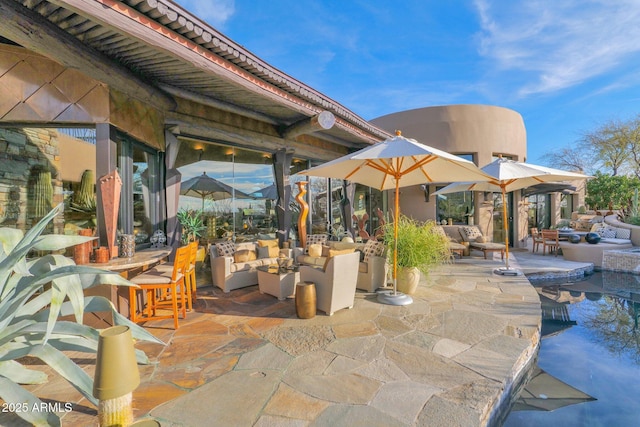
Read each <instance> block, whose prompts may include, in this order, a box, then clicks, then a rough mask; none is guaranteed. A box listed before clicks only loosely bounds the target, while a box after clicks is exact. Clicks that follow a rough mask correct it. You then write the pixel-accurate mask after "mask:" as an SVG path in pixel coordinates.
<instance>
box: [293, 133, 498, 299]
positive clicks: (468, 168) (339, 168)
mask: <svg viewBox="0 0 640 427" xmlns="http://www.w3.org/2000/svg"><path fill="white" fill-rule="evenodd" d="M300 173H301V174H303V175H310V176H320V177H326V178H338V179H344V180H347V181H353V182H357V183H360V184H364V185H367V186H369V187H373V188H377V189H379V190H390V189H395V209H394V219H395V220H394V242H395V241H397V236H398V228H397V227H398V218H399V217H400V202H399V196H400V187H406V186H409V185H417V184H424V183H426V182H453V181H481V180H489V179H491V178H492V177H491V176H490V175H488V174H486V173H485V172H482V171H481V170H480V169H479V168H478V167H477V166H476V165H475V164H473V162H470V161H468V160H466V159H463V158H461V157H458V156H454V155H453V154H449V153H447V152H445V151H442V150H438V149H436V148H432V147H429V146H427V145H424V144H421V143H419V142H418V141H416V140H415V139H410V138H405V137H403V136H401V135H400V132H399V131H396V136H394V137H393V138H389V139H386V140H384V141H382V142H379V143H377V144H374V145H372V146H369V147H366V148H363V149H361V150H359V151H356V152H355V153H352V154H348V155H346V156H343V157H340V158H338V159H335V160H332V161H330V162H327V163H325V164H323V165H320V166H316V167H313V168H311V169H309V170H306V171H303V172H300ZM396 245H397V242H396ZM393 254H394V256H393V292H392V293H390V294H383V293H381V294H378V300H379V301H381V302H384V303H387V304H394V305H406V304H410V303H411V302H412V301H413V300H412V299H411V297H409V296H408V295H405V294H402V293H399V292H398V291H397V286H396V285H397V283H396V279H397V269H398V260H397V246H396V247H395V248H394V251H393Z"/></svg>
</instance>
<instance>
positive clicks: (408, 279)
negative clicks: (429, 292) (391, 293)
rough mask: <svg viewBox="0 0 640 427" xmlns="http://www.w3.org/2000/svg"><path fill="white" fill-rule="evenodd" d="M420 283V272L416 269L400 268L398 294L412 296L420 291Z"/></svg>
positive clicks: (397, 284) (397, 285)
mask: <svg viewBox="0 0 640 427" xmlns="http://www.w3.org/2000/svg"><path fill="white" fill-rule="evenodd" d="M419 282H420V270H418V269H417V268H415V267H412V268H409V267H398V276H397V281H396V287H397V289H398V292H402V293H403V294H407V295H411V294H413V293H415V291H416V289H418V283H419Z"/></svg>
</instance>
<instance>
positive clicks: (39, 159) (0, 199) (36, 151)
mask: <svg viewBox="0 0 640 427" xmlns="http://www.w3.org/2000/svg"><path fill="white" fill-rule="evenodd" d="M57 134H58V133H57V131H56V130H54V129H50V128H2V127H0V226H3V227H4V226H8V227H16V228H19V229H22V230H27V229H29V228H31V227H32V225H34V224H35V223H36V222H37V221H38V220H39V219H40V218H37V217H35V216H34V214H33V210H34V209H33V205H34V202H35V201H34V194H33V193H34V191H33V188H34V182H33V181H34V178H35V176H36V175H37V173H38V172H39V171H49V172H51V186H52V191H53V198H52V200H51V208H52V207H54V206H56V205H58V204H59V203H61V202H62V201H63V197H64V196H63V193H62V181H61V180H60V179H59V178H58V177H59V173H58V171H59V168H60V156H59V149H58V142H57ZM63 228H64V218H63V217H62V216H58V217H57V218H55V219H54V221H53V232H55V233H62V232H63Z"/></svg>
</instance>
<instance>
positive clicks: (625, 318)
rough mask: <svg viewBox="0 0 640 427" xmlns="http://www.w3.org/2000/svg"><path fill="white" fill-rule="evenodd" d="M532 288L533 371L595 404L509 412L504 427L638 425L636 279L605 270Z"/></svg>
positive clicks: (639, 309)
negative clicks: (536, 304)
mask: <svg viewBox="0 0 640 427" xmlns="http://www.w3.org/2000/svg"><path fill="white" fill-rule="evenodd" d="M536 289H537V290H538V293H539V294H540V299H541V302H542V311H543V322H542V323H543V324H542V335H543V336H542V342H541V345H540V352H539V355H538V366H539V367H540V368H541V369H543V370H544V371H546V372H547V373H549V374H550V375H552V376H554V377H556V378H557V379H559V380H561V381H563V382H565V383H567V384H569V385H571V386H573V387H575V388H577V389H578V390H581V391H582V392H584V393H586V394H588V395H590V396H593V397H594V398H595V399H597V400H593V401H589V402H582V403H574V404H570V405H568V406H563V407H560V408H558V409H555V410H553V411H532V410H523V411H520V410H512V411H511V413H510V414H509V416H508V417H507V419H506V421H505V423H504V426H507V427H515V426H517V427H523V426H525V427H526V426H541V425H546V423H548V425H562V426H565V427H568V426H640V404H639V403H640V326H639V324H640V276H638V275H632V274H625V273H614V272H606V271H605V272H598V273H594V274H593V275H592V276H589V277H588V278H586V279H585V280H584V281H581V282H576V283H565V284H546V285H543V284H542V283H538V284H536ZM540 394H544V393H540ZM542 397H545V396H542Z"/></svg>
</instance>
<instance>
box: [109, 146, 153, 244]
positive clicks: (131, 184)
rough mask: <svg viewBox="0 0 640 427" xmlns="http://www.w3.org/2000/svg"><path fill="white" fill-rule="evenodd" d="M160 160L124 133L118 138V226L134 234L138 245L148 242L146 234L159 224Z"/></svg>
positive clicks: (125, 231) (148, 235)
mask: <svg viewBox="0 0 640 427" xmlns="http://www.w3.org/2000/svg"><path fill="white" fill-rule="evenodd" d="M161 162H162V156H161V153H159V152H157V151H155V150H153V149H152V148H149V147H147V146H145V145H144V144H141V143H139V142H137V141H133V140H132V139H130V138H127V137H126V136H123V135H120V137H119V138H118V173H119V174H120V177H121V178H122V190H121V195H120V212H119V218H118V229H119V230H120V231H121V232H122V233H124V234H133V235H135V240H136V245H137V246H139V247H145V246H148V245H149V244H150V242H149V237H150V236H151V235H152V234H153V232H154V231H155V230H156V229H161V228H162V224H160V218H161V215H160V212H159V209H160V206H159V203H157V200H159V194H160V192H161V191H162V188H163V179H162V176H161Z"/></svg>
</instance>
